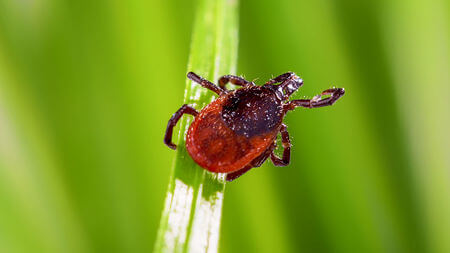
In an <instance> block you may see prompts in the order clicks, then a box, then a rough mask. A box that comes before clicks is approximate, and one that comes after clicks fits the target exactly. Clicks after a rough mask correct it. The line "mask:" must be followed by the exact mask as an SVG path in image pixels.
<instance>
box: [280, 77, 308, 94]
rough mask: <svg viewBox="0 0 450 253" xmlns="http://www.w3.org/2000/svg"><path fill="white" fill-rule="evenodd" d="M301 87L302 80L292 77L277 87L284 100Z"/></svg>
mask: <svg viewBox="0 0 450 253" xmlns="http://www.w3.org/2000/svg"><path fill="white" fill-rule="evenodd" d="M302 85H303V80H302V79H301V78H300V77H298V76H296V75H293V76H291V77H290V78H289V79H287V80H286V81H284V82H283V83H281V84H280V85H278V91H279V92H281V93H282V94H283V97H284V99H288V98H289V97H290V96H291V95H292V94H293V93H294V92H296V91H297V90H298V88H300V87H301V86H302Z"/></svg>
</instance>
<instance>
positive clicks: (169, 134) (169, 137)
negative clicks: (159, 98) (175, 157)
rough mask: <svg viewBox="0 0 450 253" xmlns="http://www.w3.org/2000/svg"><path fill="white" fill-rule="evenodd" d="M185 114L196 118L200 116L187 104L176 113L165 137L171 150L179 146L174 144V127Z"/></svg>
mask: <svg viewBox="0 0 450 253" xmlns="http://www.w3.org/2000/svg"><path fill="white" fill-rule="evenodd" d="M185 113H187V114H190V115H193V116H194V117H195V116H197V115H198V112H197V110H195V109H194V108H192V107H191V106H189V105H186V104H184V105H183V106H182V107H181V108H180V109H178V111H176V112H175V113H174V114H173V115H172V118H170V120H169V123H167V128H166V134H165V136H164V143H165V144H166V145H167V146H168V147H169V148H171V149H176V148H177V145H175V144H173V143H172V133H173V127H174V126H175V125H176V124H177V122H178V120H180V118H181V116H183V114H185Z"/></svg>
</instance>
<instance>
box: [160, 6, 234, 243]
mask: <svg viewBox="0 0 450 253" xmlns="http://www.w3.org/2000/svg"><path fill="white" fill-rule="evenodd" d="M237 4H238V3H237V1H236V0H199V2H198V7H197V13H196V20H195V23H194V28H193V36H192V44H191V52H190V57H189V63H188V71H194V72H196V73H198V74H200V75H202V76H203V77H205V78H207V79H209V80H212V81H213V80H217V79H218V77H219V76H220V75H224V74H230V73H234V72H235V70H236V62H237V43H238V22H237ZM213 94H214V93H213V92H211V91H208V90H206V89H204V88H202V87H201V86H200V85H198V84H196V83H193V82H191V81H190V80H188V79H187V82H186V89H185V98H184V103H185V104H190V105H193V106H194V107H196V108H197V109H198V110H199V109H201V108H202V107H203V106H205V105H206V104H208V103H209V102H210V101H211V100H212V99H214V98H213ZM191 121H192V117H189V116H185V117H183V119H182V120H181V122H180V128H179V132H178V140H179V141H178V148H177V153H176V158H175V161H174V165H173V170H172V175H171V179H170V183H169V188H168V192H167V196H166V202H165V207H164V210H163V214H162V217H161V222H160V228H159V231H158V237H157V241H156V245H155V252H217V249H218V241H219V229H220V219H221V214H222V202H223V192H224V189H225V175H224V174H213V173H209V172H207V171H206V170H204V169H202V168H200V167H199V166H198V165H197V164H195V163H194V162H193V161H192V159H191V157H190V156H189V155H188V153H187V152H186V148H185V145H184V140H185V133H186V131H187V129H188V127H189V125H190V123H191Z"/></svg>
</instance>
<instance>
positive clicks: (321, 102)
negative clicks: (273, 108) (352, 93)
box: [285, 88, 345, 111]
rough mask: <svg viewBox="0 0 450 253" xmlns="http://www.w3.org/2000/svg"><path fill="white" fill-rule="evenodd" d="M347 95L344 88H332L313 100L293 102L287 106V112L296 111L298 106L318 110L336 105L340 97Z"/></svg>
mask: <svg viewBox="0 0 450 253" xmlns="http://www.w3.org/2000/svg"><path fill="white" fill-rule="evenodd" d="M344 94H345V90H344V89H343V88H332V89H328V90H324V91H323V92H322V93H321V94H320V95H317V96H315V97H314V98H312V99H298V100H292V101H290V102H289V103H288V104H286V105H285V111H289V110H294V109H295V108H296V107H298V106H302V107H306V108H317V107H323V106H328V105H332V104H334V103H335V102H336V101H337V100H338V99H339V98H340V97H342V96H343V95H344ZM323 95H331V96H330V97H327V98H322V96H323Z"/></svg>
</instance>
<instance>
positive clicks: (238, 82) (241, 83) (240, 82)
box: [219, 75, 255, 90]
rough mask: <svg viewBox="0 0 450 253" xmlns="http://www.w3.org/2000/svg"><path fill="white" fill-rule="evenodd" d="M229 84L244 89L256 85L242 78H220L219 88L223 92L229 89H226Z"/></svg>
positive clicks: (227, 76) (231, 76)
mask: <svg viewBox="0 0 450 253" xmlns="http://www.w3.org/2000/svg"><path fill="white" fill-rule="evenodd" d="M227 83H232V84H234V85H239V86H243V87H247V86H253V85H255V84H254V83H252V82H250V81H247V80H245V79H244V78H242V77H240V76H234V75H226V76H222V77H221V78H219V86H220V88H222V89H223V90H226V89H227V88H225V85H226V84H227Z"/></svg>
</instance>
